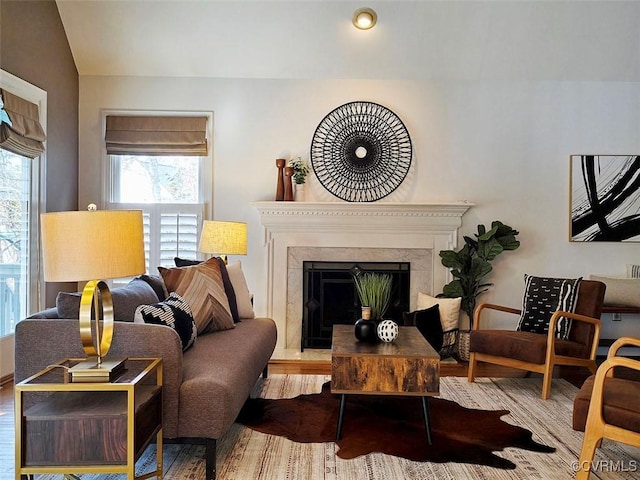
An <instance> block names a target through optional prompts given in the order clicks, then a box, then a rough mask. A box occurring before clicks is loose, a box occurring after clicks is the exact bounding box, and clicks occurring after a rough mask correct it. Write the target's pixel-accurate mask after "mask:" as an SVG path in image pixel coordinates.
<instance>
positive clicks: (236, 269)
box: [227, 261, 256, 319]
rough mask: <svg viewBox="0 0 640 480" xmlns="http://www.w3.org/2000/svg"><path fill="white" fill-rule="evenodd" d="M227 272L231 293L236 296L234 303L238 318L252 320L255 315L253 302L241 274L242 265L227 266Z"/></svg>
mask: <svg viewBox="0 0 640 480" xmlns="http://www.w3.org/2000/svg"><path fill="white" fill-rule="evenodd" d="M227 272H228V273H229V279H230V280H231V284H232V285H233V291H234V292H235V295H236V301H237V304H238V317H239V318H240V319H242V318H254V317H255V316H256V314H255V313H254V311H253V302H252V301H251V292H249V287H248V286H247V280H246V279H245V277H244V273H243V272H242V264H241V263H240V262H239V261H238V262H234V263H232V264H231V265H227Z"/></svg>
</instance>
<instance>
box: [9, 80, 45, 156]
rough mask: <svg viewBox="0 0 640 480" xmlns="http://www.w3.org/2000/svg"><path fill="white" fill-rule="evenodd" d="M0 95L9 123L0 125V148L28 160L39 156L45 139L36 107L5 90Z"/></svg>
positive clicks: (42, 150)
mask: <svg viewBox="0 0 640 480" xmlns="http://www.w3.org/2000/svg"><path fill="white" fill-rule="evenodd" d="M0 95H2V102H3V103H4V110H5V111H6V113H7V115H8V117H9V120H10V122H11V123H10V124H9V123H7V122H6V121H2V122H1V123H0V148H3V149H5V150H8V151H10V152H13V153H16V154H18V155H22V156H25V157H28V158H35V157H37V156H39V155H40V154H41V153H42V152H44V144H43V143H42V142H44V140H45V139H46V138H47V137H46V135H45V133H44V129H43V128H42V125H40V112H39V111H38V105H36V104H35V103H31V102H28V101H27V100H25V99H23V98H21V97H18V96H17V95H14V94H12V93H11V92H8V91H6V90H0Z"/></svg>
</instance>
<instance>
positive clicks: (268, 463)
mask: <svg viewBox="0 0 640 480" xmlns="http://www.w3.org/2000/svg"><path fill="white" fill-rule="evenodd" d="M329 380H330V377H328V376H325V375H274V374H270V375H269V377H268V378H267V379H266V380H262V379H260V380H259V381H258V382H257V383H256V385H255V387H254V390H253V392H252V395H251V396H252V397H254V398H257V397H260V398H270V399H281V398H294V397H296V396H298V395H301V394H312V393H319V392H320V391H321V389H322V385H323V384H324V383H326V382H327V381H329ZM541 386H542V381H541V380H540V379H538V378H501V379H489V378H479V379H477V381H476V382H475V383H471V384H470V383H467V380H466V378H457V377H444V378H442V379H441V382H440V398H443V399H446V400H451V401H454V402H456V403H457V404H459V405H461V406H463V407H466V408H473V409H482V410H507V411H509V412H510V413H509V414H508V415H504V416H502V417H501V420H502V421H505V422H507V423H510V424H512V425H516V426H519V427H522V428H526V429H527V430H529V431H531V432H532V433H533V439H534V440H535V441H536V442H537V443H541V444H543V445H548V446H551V447H555V449H556V451H555V452H553V453H544V452H534V451H529V450H524V449H522V448H511V447H507V448H505V449H504V450H503V451H496V452H494V455H496V456H499V457H501V458H503V459H505V460H507V461H509V462H511V463H513V464H515V466H516V468H515V469H501V468H496V467H491V466H486V465H480V464H470V463H461V462H456V461H450V462H444V463H438V462H434V461H426V462H419V461H412V460H407V459H405V458H401V457H397V456H394V455H387V454H383V453H370V454H367V455H361V456H359V457H356V458H353V459H343V458H340V457H339V456H338V454H337V452H338V450H339V446H338V445H337V444H336V443H334V442H333V441H329V442H324V443H301V442H294V441H291V440H289V439H288V438H286V437H283V436H278V435H269V434H265V433H261V432H257V431H255V430H252V429H250V428H248V427H246V426H244V425H241V424H239V423H234V424H233V426H232V427H231V429H230V430H229V431H228V432H227V433H226V435H225V436H224V437H222V438H221V439H219V440H218V451H217V465H218V471H217V480H247V479H251V480H399V479H403V480H427V479H429V480H430V479H436V480H440V479H446V480H521V479H523V478H526V479H528V480H529V479H532V480H571V479H572V478H574V474H575V469H576V468H577V460H578V456H579V453H580V447H581V445H582V436H583V434H582V432H576V431H574V430H573V429H572V428H571V412H572V409H573V398H574V397H575V395H576V393H577V391H578V390H577V389H576V388H575V387H574V386H572V385H571V384H569V383H568V382H566V381H564V380H556V379H554V381H553V387H552V390H551V398H550V399H549V400H546V401H543V400H541V398H540V388H541ZM348 405H349V403H347V406H348ZM432 417H433V421H434V422H435V411H434V412H433V415H432ZM348 423H349V417H348V416H347V417H345V425H344V428H345V432H344V433H345V434H346V428H347V425H348ZM434 439H435V438H434ZM420 441H422V437H420ZM163 457H164V471H165V475H164V478H165V479H167V480H200V479H204V447H201V446H196V445H175V444H174V445H168V444H165V445H164V449H163ZM639 459H640V450H639V449H637V448H634V447H630V446H626V445H623V444H620V443H616V442H611V441H608V440H605V441H603V443H602V447H601V448H599V449H598V450H597V454H596V458H595V461H596V462H598V465H600V466H601V468H600V469H599V471H598V472H594V473H592V474H591V477H590V480H638V467H637V465H638V463H639ZM154 462H155V446H153V445H152V446H150V447H149V448H148V449H147V451H146V452H145V453H144V454H143V456H142V457H141V458H140V460H139V462H138V463H137V465H136V471H137V472H138V474H142V473H144V472H145V471H149V470H151V469H152V467H153V465H154ZM634 466H635V467H634ZM10 467H11V466H5V465H0V480H5V479H7V480H8V479H14V478H15V477H14V476H13V474H12V468H10ZM81 477H82V479H83V480H116V479H117V480H124V479H125V478H126V477H125V476H122V475H95V474H91V475H82V476H81ZM37 480H61V476H60V475H42V476H40V475H38V476H37Z"/></svg>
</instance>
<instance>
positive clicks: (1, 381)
mask: <svg viewBox="0 0 640 480" xmlns="http://www.w3.org/2000/svg"><path fill="white" fill-rule="evenodd" d="M7 383H13V373H10V374H9V375H5V376H4V377H0V387H1V386H2V385H5V384H7Z"/></svg>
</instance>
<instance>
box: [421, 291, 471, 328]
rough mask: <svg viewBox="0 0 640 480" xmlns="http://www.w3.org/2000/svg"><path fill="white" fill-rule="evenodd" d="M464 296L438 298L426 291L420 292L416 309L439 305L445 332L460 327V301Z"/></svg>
mask: <svg viewBox="0 0 640 480" xmlns="http://www.w3.org/2000/svg"><path fill="white" fill-rule="evenodd" d="M461 302H462V298H460V297H458V298H436V297H432V296H431V295H427V294H426V293H422V292H418V303H417V305H416V310H424V309H426V308H430V307H433V306H434V305H439V309H440V322H441V323H442V330H443V331H444V332H446V331H448V330H453V329H454V328H458V322H459V318H460V303H461Z"/></svg>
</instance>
